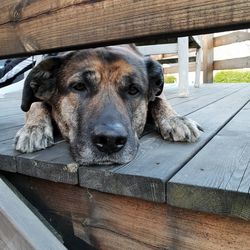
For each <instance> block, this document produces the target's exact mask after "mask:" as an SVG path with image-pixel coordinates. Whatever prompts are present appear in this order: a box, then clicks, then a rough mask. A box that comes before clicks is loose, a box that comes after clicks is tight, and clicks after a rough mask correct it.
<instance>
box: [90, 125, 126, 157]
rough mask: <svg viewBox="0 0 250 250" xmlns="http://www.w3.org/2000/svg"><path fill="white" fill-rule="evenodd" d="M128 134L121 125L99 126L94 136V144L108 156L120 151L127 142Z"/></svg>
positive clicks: (95, 129)
mask: <svg viewBox="0 0 250 250" xmlns="http://www.w3.org/2000/svg"><path fill="white" fill-rule="evenodd" d="M127 136H128V135H127V132H126V129H125V128H124V126H123V125H122V124H120V123H114V124H108V125H97V126H96V127H95V128H94V131H93V134H92V142H93V144H94V145H95V146H96V147H97V148H98V149H99V150H100V151H102V152H105V153H107V154H111V153H115V152H118V151H120V150H121V149H122V148H123V147H124V146H125V144H126V142H127Z"/></svg>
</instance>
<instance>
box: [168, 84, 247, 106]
mask: <svg viewBox="0 0 250 250" xmlns="http://www.w3.org/2000/svg"><path fill="white" fill-rule="evenodd" d="M248 86H249V85H248V84H216V85H203V86H202V88H190V96H189V97H187V98H179V97H178V94H177V88H175V89H176V90H175V92H170V93H168V92H169V89H168V88H166V90H165V91H164V93H165V95H166V97H167V99H168V100H169V101H170V102H171V105H172V106H174V107H175V105H177V104H181V103H184V102H189V101H192V100H194V99H200V98H204V96H207V95H210V96H211V98H214V97H216V96H217V97H218V95H220V97H222V96H223V95H224V96H226V95H228V94H230V93H234V92H235V91H237V90H240V89H242V88H245V87H248ZM219 93H220V94H219ZM220 97H219V98H220ZM214 100H216V99H214ZM203 101H205V103H206V104H207V103H208V100H203Z"/></svg>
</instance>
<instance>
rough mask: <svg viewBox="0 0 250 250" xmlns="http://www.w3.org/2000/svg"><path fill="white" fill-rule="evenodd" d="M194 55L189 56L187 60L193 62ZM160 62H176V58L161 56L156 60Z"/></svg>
mask: <svg viewBox="0 0 250 250" xmlns="http://www.w3.org/2000/svg"><path fill="white" fill-rule="evenodd" d="M195 60H196V57H195V56H190V57H189V62H195ZM157 61H158V62H159V63H161V64H168V63H178V58H177V57H174V58H162V59H158V60H157Z"/></svg>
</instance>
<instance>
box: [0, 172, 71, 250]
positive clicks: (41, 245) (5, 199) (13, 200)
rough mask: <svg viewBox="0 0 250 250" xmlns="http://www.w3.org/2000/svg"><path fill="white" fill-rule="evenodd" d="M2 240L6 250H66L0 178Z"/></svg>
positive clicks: (0, 226) (0, 233)
mask: <svg viewBox="0 0 250 250" xmlns="http://www.w3.org/2000/svg"><path fill="white" fill-rule="evenodd" d="M0 220H1V224H0V238H1V240H2V241H3V242H4V243H5V248H4V249H6V250H14V249H27V250H28V249H41V250H42V249H54V250H57V249H66V248H65V247H64V246H63V245H62V243H61V242H60V241H59V240H58V239H57V238H56V237H55V236H54V235H53V234H52V233H51V231H49V230H48V228H47V227H46V226H45V225H44V224H43V223H42V222H41V220H40V219H39V218H38V217H37V216H36V215H35V214H34V213H33V212H32V211H31V210H30V209H29V208H28V207H27V206H26V205H25V204H24V202H23V201H22V200H20V198H19V197H18V196H17V195H16V194H15V193H14V192H13V191H12V190H11V189H10V188H9V186H8V185H7V184H6V182H5V181H4V180H3V178H1V176H0Z"/></svg>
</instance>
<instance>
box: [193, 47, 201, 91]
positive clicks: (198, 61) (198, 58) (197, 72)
mask: <svg viewBox="0 0 250 250" xmlns="http://www.w3.org/2000/svg"><path fill="white" fill-rule="evenodd" d="M201 56H202V49H201V48H199V49H197V51H196V62H195V81H194V87H196V88H199V87H200V86H201V83H200V74H201V69H202V68H201V64H202V61H201Z"/></svg>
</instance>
